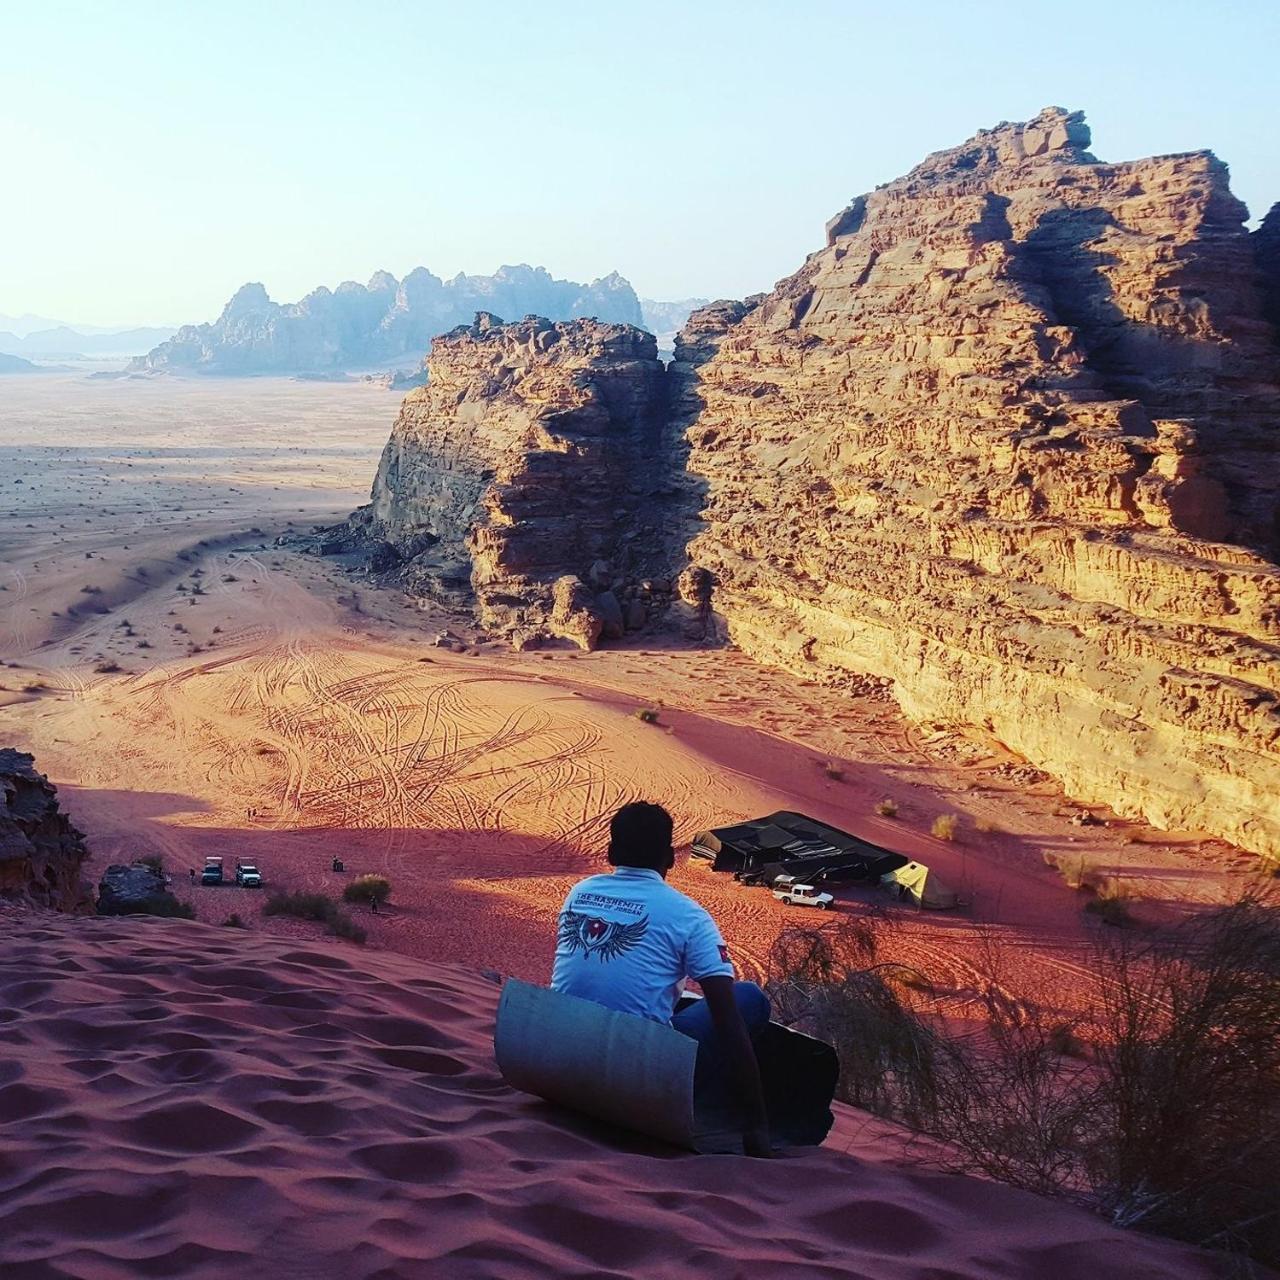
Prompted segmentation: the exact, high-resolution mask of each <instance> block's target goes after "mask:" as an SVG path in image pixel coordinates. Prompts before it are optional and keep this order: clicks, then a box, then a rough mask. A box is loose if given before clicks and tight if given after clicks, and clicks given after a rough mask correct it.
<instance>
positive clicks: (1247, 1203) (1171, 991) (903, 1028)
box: [766, 891, 1280, 1274]
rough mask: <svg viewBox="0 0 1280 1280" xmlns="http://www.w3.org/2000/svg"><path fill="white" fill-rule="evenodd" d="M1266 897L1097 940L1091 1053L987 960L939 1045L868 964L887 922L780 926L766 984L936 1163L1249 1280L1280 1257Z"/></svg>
mask: <svg viewBox="0 0 1280 1280" xmlns="http://www.w3.org/2000/svg"><path fill="white" fill-rule="evenodd" d="M1104 900H1106V899H1104ZM1109 900H1111V901H1114V900H1115V899H1109ZM1276 904H1277V897H1276V894H1275V892H1274V891H1272V892H1271V893H1266V892H1263V891H1258V892H1255V893H1250V894H1248V895H1246V896H1245V897H1243V898H1242V899H1241V900H1240V901H1238V902H1236V903H1234V904H1233V905H1231V906H1229V907H1225V908H1221V909H1217V910H1214V911H1209V912H1203V913H1201V914H1199V915H1197V916H1194V917H1192V918H1191V919H1190V920H1189V921H1188V922H1186V923H1184V924H1182V925H1180V926H1178V927H1176V928H1173V929H1170V930H1167V931H1165V932H1164V933H1162V934H1157V935H1143V936H1141V937H1137V936H1135V935H1133V934H1130V933H1127V932H1126V933H1122V934H1110V935H1108V939H1107V941H1105V942H1104V941H1101V940H1100V941H1099V943H1098V948H1097V954H1096V964H1095V970H1096V972H1097V974H1098V976H1099V987H1098V991H1097V994H1096V995H1095V1000H1094V1006H1093V1007H1092V1008H1091V1009H1090V1010H1089V1011H1088V1013H1087V1015H1086V1016H1087V1018H1088V1022H1089V1025H1090V1027H1091V1030H1092V1033H1093V1034H1092V1036H1091V1042H1090V1043H1091V1048H1090V1049H1089V1050H1088V1051H1087V1050H1086V1047H1085V1044H1084V1042H1083V1040H1082V1038H1081V1036H1080V1034H1079V1033H1078V1027H1077V1025H1076V1024H1073V1023H1071V1022H1066V1021H1064V1020H1063V1019H1062V1016H1061V1015H1060V1014H1058V1013H1054V1012H1052V1011H1049V1010H1041V1009H1038V1008H1036V1007H1035V1006H1031V1005H1028V1004H1026V1003H1025V1002H1022V1001H1018V1000H1014V999H1012V998H1010V997H1009V995H1008V994H1007V993H1006V992H1005V991H1004V989H1003V987H1002V986H1001V985H1000V983H999V982H998V980H997V979H998V977H999V973H998V968H999V966H998V957H992V956H991V955H988V956H987V958H986V961H985V964H984V965H983V966H982V967H983V968H984V969H985V977H986V980H987V981H986V991H985V993H984V995H983V1001H984V1004H985V1011H986V1021H985V1024H984V1025H983V1027H982V1029H981V1031H980V1032H978V1033H974V1034H971V1035H968V1036H965V1037H957V1036H954V1035H947V1034H945V1033H944V1031H943V1029H942V1027H941V1025H940V1024H939V1022H938V1021H937V1020H936V1019H935V1018H933V1017H931V1016H930V1015H928V1014H927V1013H921V1012H919V1011H917V1010H915V1009H912V1008H911V1007H909V1006H908V1005H906V1004H905V1003H904V1002H903V1001H902V1000H900V999H899V998H898V995H897V993H896V991H895V986H894V983H895V979H894V977H893V966H889V965H885V964H880V963H877V953H878V949H879V948H878V941H879V933H880V930H881V929H883V928H884V927H885V925H886V922H885V921H884V920H877V919H871V920H867V919H863V920H854V919H847V920H845V921H842V922H841V923H840V924H832V925H825V926H817V927H815V926H804V925H798V926H794V927H792V928H790V929H788V930H787V931H786V932H785V933H784V934H783V935H782V936H781V937H780V938H779V939H778V942H777V943H776V944H775V946H774V948H773V951H772V952H771V954H770V957H769V962H768V968H767V978H766V987H767V990H768V992H769V995H770V998H771V999H772V1000H773V1002H774V1008H775V1016H776V1017H777V1018H778V1020H779V1021H781V1022H783V1023H786V1024H788V1025H796V1026H799V1027H800V1028H802V1029H803V1030H806V1031H809V1032H810V1033H812V1034H814V1035H817V1036H819V1037H820V1038H821V1039H824V1040H827V1041H828V1042H830V1043H831V1044H833V1045H835V1047H836V1049H837V1052H838V1053H839V1055H840V1059H841V1076H840V1084H839V1091H838V1096H839V1097H841V1098H842V1099H843V1100H845V1101H847V1102H851V1103H853V1104H854V1105H855V1106H859V1107H863V1108H864V1109H866V1110H868V1111H871V1112H873V1113H875V1114H877V1115H881V1116H886V1117H888V1118H890V1119H894V1120H898V1121H901V1122H904V1123H906V1124H908V1125H910V1126H911V1127H912V1128H914V1129H915V1130H917V1131H918V1132H921V1133H924V1134H927V1135H929V1136H930V1137H932V1138H934V1139H935V1140H936V1141H937V1143H938V1149H939V1152H940V1154H938V1155H936V1157H935V1158H936V1159H937V1160H938V1162H939V1163H940V1164H942V1165H943V1166H944V1167H947V1168H951V1169H956V1170H967V1171H971V1172H978V1173H982V1174H984V1175H985V1176H987V1177H991V1178H995V1179H998V1180H999V1181H1002V1182H1007V1183H1011V1184H1012V1185H1015V1186H1020V1187H1026V1188H1029V1189H1031V1190H1034V1191H1038V1192H1041V1193H1045V1194H1051V1195H1056V1196H1060V1197H1066V1198H1069V1199H1073V1200H1076V1201H1078V1202H1081V1203H1084V1204H1087V1205H1090V1206H1091V1207H1093V1208H1095V1209H1097V1210H1099V1211H1101V1212H1102V1213H1104V1214H1105V1215H1106V1216H1107V1217H1109V1218H1110V1219H1111V1221H1113V1222H1115V1223H1117V1224H1118V1225H1121V1226H1129V1227H1140V1228H1142V1229H1144V1230H1150V1231H1155V1232H1158V1233H1161V1234H1164V1235H1170V1236H1174V1237H1177V1238H1179V1239H1183V1240H1187V1241H1190V1242H1192V1243H1195V1244H1199V1245H1204V1246H1206V1247H1210V1248H1217V1249H1222V1250H1225V1251H1227V1252H1229V1253H1230V1254H1231V1255H1232V1257H1233V1258H1234V1259H1235V1260H1236V1262H1237V1263H1239V1264H1240V1266H1241V1267H1243V1268H1244V1270H1243V1271H1240V1274H1250V1273H1249V1272H1248V1270H1247V1268H1248V1266H1249V1262H1248V1259H1254V1260H1256V1261H1260V1262H1263V1263H1266V1264H1268V1265H1271V1266H1275V1265H1277V1264H1278V1263H1280V1197H1278V1196H1277V1195H1276V1191H1275V1171H1276V1170H1277V1169H1280V907H1278V906H1277V905H1276Z"/></svg>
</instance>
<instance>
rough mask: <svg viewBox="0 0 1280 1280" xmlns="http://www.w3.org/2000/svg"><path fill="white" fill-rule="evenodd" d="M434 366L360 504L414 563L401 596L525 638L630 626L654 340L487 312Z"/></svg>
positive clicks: (653, 389)
mask: <svg viewBox="0 0 1280 1280" xmlns="http://www.w3.org/2000/svg"><path fill="white" fill-rule="evenodd" d="M428 374H429V378H428V384H427V386H425V387H423V388H421V389H419V390H417V391H414V392H412V393H411V394H410V395H408V396H407V397H406V398H405V401H404V406H403V408H402V409H401V412H400V417H399V419H398V420H397V422H396V425H395V429H394V430H393V432H392V435H391V439H390V441H389V442H388V444H387V447H386V449H385V451H384V453H383V456H382V461H381V463H380V465H379V467H378V474H377V478H376V479H375V481H374V486H373V502H372V505H371V506H370V507H369V508H367V509H365V511H364V512H363V513H362V520H363V523H364V526H365V527H366V529H367V530H368V532H369V533H370V534H371V535H372V537H374V538H375V539H380V540H385V542H387V543H389V544H390V545H391V546H392V547H393V548H394V549H395V552H396V554H397V555H398V556H399V557H401V558H402V559H403V560H404V561H406V562H407V564H406V567H405V569H404V580H405V583H406V586H407V587H408V588H409V590H410V591H412V592H414V593H416V594H420V595H423V596H428V597H432V598H436V599H442V600H445V601H448V602H451V603H455V604H458V605H461V606H470V605H471V604H472V603H474V606H475V609H476V613H477V616H478V619H479V621H480V622H481V623H482V624H484V625H486V626H489V627H491V628H494V629H495V630H498V631H501V632H503V633H504V634H507V635H509V636H510V637H511V638H512V639H513V640H514V641H515V642H516V643H519V644H529V643H534V642H536V641H537V640H538V639H539V638H540V637H541V636H542V635H543V634H546V633H550V634H553V635H558V636H564V637H566V638H569V639H572V640H574V641H576V642H577V643H579V644H581V645H583V646H584V647H590V646H591V645H593V644H594V643H595V642H596V640H597V639H598V638H599V636H600V634H601V633H602V632H605V633H612V634H621V632H622V629H623V627H624V626H625V625H626V624H627V622H628V620H630V621H631V623H632V624H633V625H639V624H640V622H642V621H643V618H642V616H641V614H640V612H639V611H638V610H640V609H641V608H642V606H640V605H639V602H638V601H636V600H634V599H629V598H628V591H629V589H630V588H629V584H630V582H631V579H632V578H633V577H634V573H633V570H635V569H636V567H637V564H638V557H637V555H636V554H634V553H633V551H632V547H633V546H634V544H635V543H636V541H637V533H636V528H635V524H636V519H637V516H636V508H637V504H638V502H639V499H640V498H641V497H642V496H643V494H644V493H645V491H646V487H647V486H646V481H645V477H646V476H647V475H648V474H649V472H650V470H651V468H652V460H653V455H654V454H655V453H656V452H657V451H658V450H657V446H656V443H655V442H656V435H655V432H656V430H657V428H658V425H659V419H660V414H661V410H662V406H663V401H662V384H663V369H662V365H661V364H660V363H659V361H658V359H657V352H656V345H655V342H654V339H653V337H652V335H650V334H648V333H645V332H643V331H641V330H639V329H636V328H633V327H632V326H629V325H609V324H601V323H598V322H596V321H591V320H577V321H573V322H569V323H560V324H553V323H552V322H551V321H550V320H545V319H541V318H539V317H534V316H530V317H527V318H526V319H525V320H524V321H522V322H520V323H519V324H512V325H503V324H502V323H501V321H499V320H497V319H496V318H495V317H493V316H491V315H489V314H487V313H481V314H480V315H479V316H477V318H476V321H475V323H474V324H473V325H471V326H470V327H460V328H458V329H455V330H454V331H453V332H451V333H449V334H447V335H445V336H444V337H441V338H438V339H436V341H435V343H434V344H433V346H432V350H431V355H430V358H429V360H428Z"/></svg>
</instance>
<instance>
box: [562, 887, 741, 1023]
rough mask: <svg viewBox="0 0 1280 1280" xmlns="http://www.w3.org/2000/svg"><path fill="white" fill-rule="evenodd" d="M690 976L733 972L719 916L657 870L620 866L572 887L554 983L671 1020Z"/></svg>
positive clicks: (609, 1003) (575, 992)
mask: <svg viewBox="0 0 1280 1280" xmlns="http://www.w3.org/2000/svg"><path fill="white" fill-rule="evenodd" d="M686 977H690V978H693V979H694V980H695V981H699V980H701V979H703V978H708V977H729V978H732V977H733V965H732V964H731V963H730V961H729V951H728V948H727V947H726V946H725V944H724V939H723V938H722V937H721V936H720V931H719V930H718V929H717V928H716V926H715V922H714V921H713V920H712V919H711V917H710V916H709V915H708V914H707V912H706V910H705V909H704V908H702V907H700V906H699V905H698V904H697V903H696V902H694V901H693V899H692V898H688V897H686V896H685V895H684V894H683V893H681V892H680V891H679V890H678V889H673V888H672V887H671V886H670V885H668V884H667V883H666V882H665V880H664V879H663V877H662V876H661V875H660V874H659V873H658V872H657V871H652V870H649V869H647V868H643V867H625V866H620V867H618V868H617V869H616V870H615V871H614V872H613V874H612V875H599V876H590V877H588V878H587V879H586V880H582V881H580V882H579V883H578V884H576V885H574V887H573V888H572V889H570V890H569V894H568V897H566V898H565V902H564V908H563V910H562V911H561V913H560V923H559V928H558V931H557V935H556V955H555V965H554V967H553V969H552V974H551V986H552V989H553V990H555V991H563V992H565V993H567V994H568V995H573V996H580V997H582V998H583V999H585V1000H594V1001H595V1002H596V1003H597V1004H602V1005H606V1006H607V1007H609V1008H610V1009H617V1010H619V1011H620V1012H622V1013H630V1014H635V1015H636V1016H638V1017H641V1018H650V1019H652V1020H654V1021H655V1022H669V1021H670V1020H671V1014H672V1011H673V1010H674V1008H675V1002H676V1000H677V999H678V998H679V995H680V988H681V985H682V983H683V980H684V979H685V978H686Z"/></svg>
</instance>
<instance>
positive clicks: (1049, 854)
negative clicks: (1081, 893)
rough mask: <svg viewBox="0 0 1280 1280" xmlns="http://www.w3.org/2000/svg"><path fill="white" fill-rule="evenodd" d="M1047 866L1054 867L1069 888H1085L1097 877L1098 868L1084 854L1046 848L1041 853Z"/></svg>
mask: <svg viewBox="0 0 1280 1280" xmlns="http://www.w3.org/2000/svg"><path fill="white" fill-rule="evenodd" d="M1041 856H1042V857H1043V859H1044V865H1045V866H1046V867H1052V868H1053V869H1054V870H1055V871H1056V872H1057V873H1058V874H1059V875H1060V876H1061V877H1062V882H1063V884H1065V885H1066V886H1067V888H1068V889H1083V888H1084V887H1085V886H1086V885H1087V884H1090V883H1093V882H1094V881H1095V880H1096V877H1097V869H1096V868H1095V867H1094V865H1093V863H1091V862H1090V861H1089V860H1088V859H1087V858H1086V857H1085V856H1084V855H1083V854H1076V853H1059V852H1058V851H1057V850H1054V849H1046V850H1045V851H1044V853H1043V854H1042V855H1041Z"/></svg>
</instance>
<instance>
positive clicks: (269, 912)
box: [262, 890, 367, 942]
mask: <svg viewBox="0 0 1280 1280" xmlns="http://www.w3.org/2000/svg"><path fill="white" fill-rule="evenodd" d="M262 914H263V915H264V916H296V917H297V918H298V919H299V920H319V921H320V922H321V923H323V924H326V925H328V926H329V932H330V933H332V934H334V935H335V936H336V937H339V938H347V939H349V940H350V941H352V942H363V941H364V940H365V937H366V936H367V935H366V934H365V931H364V930H363V929H362V928H361V927H360V926H359V925H358V924H356V922H355V921H354V920H352V918H351V917H350V916H349V915H348V914H347V913H346V912H345V911H343V909H342V908H341V907H340V906H338V904H337V903H336V902H335V901H334V900H333V899H332V898H330V897H329V896H328V895H327V894H323V893H307V892H306V891H304V890H297V891H295V892H292V893H286V892H284V891H283V890H277V891H276V892H275V893H273V894H272V895H271V896H270V897H269V898H268V899H267V901H266V903H265V905H264V906H263V908H262Z"/></svg>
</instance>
